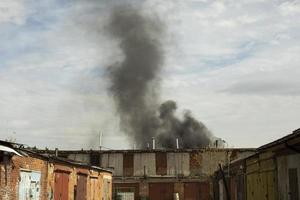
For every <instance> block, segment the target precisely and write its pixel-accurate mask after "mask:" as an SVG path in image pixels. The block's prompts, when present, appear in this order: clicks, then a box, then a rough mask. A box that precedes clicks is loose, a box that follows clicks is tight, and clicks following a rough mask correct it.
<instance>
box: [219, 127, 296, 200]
mask: <svg viewBox="0 0 300 200" xmlns="http://www.w3.org/2000/svg"><path fill="white" fill-rule="evenodd" d="M299 153H300V129H298V130H295V131H294V132H293V133H292V134H290V135H287V136H285V137H283V138H280V139H278V140H276V141H274V142H271V143H268V144H266V145H263V146H261V147H259V148H258V149H257V150H256V153H255V154H254V155H251V156H249V157H247V158H245V159H241V160H236V161H233V162H231V163H230V165H226V166H224V167H223V170H218V171H217V172H216V173H215V177H214V185H215V187H214V193H215V197H214V199H216V200H224V199H226V198H227V197H226V196H227V195H226V186H227V191H228V192H229V196H230V199H232V200H245V199H247V200H256V199H262V200H299V199H300V195H299V191H300V183H299V180H300V154H299ZM222 172H223V173H224V174H225V180H224V178H223V177H222V176H221V174H222ZM217 185H218V186H219V187H218V186H217Z"/></svg>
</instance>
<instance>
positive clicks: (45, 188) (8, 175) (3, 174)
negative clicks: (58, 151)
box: [0, 156, 112, 200]
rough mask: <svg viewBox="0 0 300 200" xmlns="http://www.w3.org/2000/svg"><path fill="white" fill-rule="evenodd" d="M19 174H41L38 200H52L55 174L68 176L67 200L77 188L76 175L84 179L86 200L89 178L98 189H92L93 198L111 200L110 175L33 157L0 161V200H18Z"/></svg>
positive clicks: (89, 193)
mask: <svg viewBox="0 0 300 200" xmlns="http://www.w3.org/2000/svg"><path fill="white" fill-rule="evenodd" d="M21 171H24V172H26V171H27V172H29V171H34V172H39V173H40V174H41V178H40V199H41V200H49V199H50V200H51V199H54V192H55V173H56V172H57V171H65V172H67V173H68V180H69V182H68V197H69V198H68V200H74V188H75V185H77V176H78V174H85V175H86V177H87V179H86V180H87V181H86V189H87V190H86V197H87V200H89V199H91V192H92V191H91V177H93V179H94V180H95V179H96V180H97V181H96V184H97V185H98V187H96V189H97V190H98V191H96V192H95V193H96V194H98V196H97V198H98V199H99V200H100V199H102V196H106V197H108V198H109V199H111V196H112V195H111V193H112V185H111V184H112V183H111V182H112V181H111V179H112V178H111V177H112V175H111V173H107V172H102V171H98V170H93V169H88V168H81V167H75V166H72V165H64V164H57V163H53V162H48V161H46V160H42V159H39V158H34V157H19V156H13V157H12V158H11V159H9V160H7V162H6V164H5V163H4V162H3V161H2V162H0V200H17V199H19V181H20V172H21ZM107 178H108V179H110V183H109V185H108V191H107V195H103V194H102V193H103V192H104V191H103V188H104V187H103V185H104V182H105V180H107ZM94 184H95V182H94ZM99 194H100V195H99Z"/></svg>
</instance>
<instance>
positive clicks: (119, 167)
mask: <svg viewBox="0 0 300 200" xmlns="http://www.w3.org/2000/svg"><path fill="white" fill-rule="evenodd" d="M86 157H88V156H86ZM100 166H101V167H103V168H112V169H113V171H114V176H122V175H123V154H121V153H108V154H102V155H101V165H100Z"/></svg>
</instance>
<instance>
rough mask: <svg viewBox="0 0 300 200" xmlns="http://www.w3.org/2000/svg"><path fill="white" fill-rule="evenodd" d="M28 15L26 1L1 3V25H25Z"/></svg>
mask: <svg viewBox="0 0 300 200" xmlns="http://www.w3.org/2000/svg"><path fill="white" fill-rule="evenodd" d="M26 15H27V12H26V7H25V1H24V0H13V1H12V0H1V1H0V24H1V23H15V24H23V23H24V20H25V16H26Z"/></svg>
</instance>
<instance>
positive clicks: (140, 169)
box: [133, 153, 156, 176]
mask: <svg viewBox="0 0 300 200" xmlns="http://www.w3.org/2000/svg"><path fill="white" fill-rule="evenodd" d="M155 167H156V166H155V154H154V153H136V154H134V155H133V175H134V176H144V175H145V176H151V175H155V174H156V168H155Z"/></svg>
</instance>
